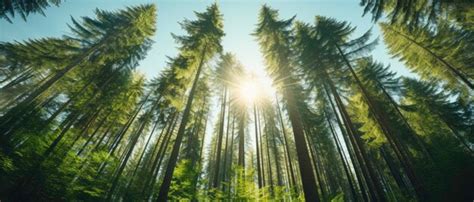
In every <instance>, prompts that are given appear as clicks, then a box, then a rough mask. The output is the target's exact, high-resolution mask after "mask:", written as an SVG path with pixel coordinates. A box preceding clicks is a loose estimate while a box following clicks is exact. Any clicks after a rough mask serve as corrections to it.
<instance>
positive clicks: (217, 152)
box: [212, 89, 228, 188]
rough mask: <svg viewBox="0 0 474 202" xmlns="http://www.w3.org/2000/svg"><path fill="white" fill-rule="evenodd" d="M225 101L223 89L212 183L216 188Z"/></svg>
mask: <svg viewBox="0 0 474 202" xmlns="http://www.w3.org/2000/svg"><path fill="white" fill-rule="evenodd" d="M226 101H227V89H224V95H223V98H222V104H221V117H220V120H221V122H220V123H219V135H218V137H217V150H216V164H215V170H214V182H213V183H212V187H213V188H218V187H219V182H220V178H219V177H220V175H219V169H220V167H221V165H220V162H221V150H222V138H223V136H224V122H225V111H226ZM227 124H228V123H227Z"/></svg>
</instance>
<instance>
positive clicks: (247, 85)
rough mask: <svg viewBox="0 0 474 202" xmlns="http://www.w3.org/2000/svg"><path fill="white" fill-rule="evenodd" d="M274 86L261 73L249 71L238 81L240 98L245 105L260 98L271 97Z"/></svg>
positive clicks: (273, 93) (253, 102) (273, 92)
mask: <svg viewBox="0 0 474 202" xmlns="http://www.w3.org/2000/svg"><path fill="white" fill-rule="evenodd" d="M275 92H276V91H275V88H274V87H273V84H272V82H271V79H270V78H269V77H268V76H266V75H263V74H255V73H250V74H248V75H247V76H246V78H244V79H241V80H240V81H239V82H238V94H239V98H240V100H241V101H242V102H243V103H244V104H246V105H252V104H255V103H257V102H258V101H259V100H260V99H263V98H268V99H270V100H271V99H272V97H273V95H275Z"/></svg>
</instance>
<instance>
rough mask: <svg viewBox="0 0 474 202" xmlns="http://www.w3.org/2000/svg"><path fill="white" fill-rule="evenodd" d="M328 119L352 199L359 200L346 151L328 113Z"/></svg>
mask: <svg viewBox="0 0 474 202" xmlns="http://www.w3.org/2000/svg"><path fill="white" fill-rule="evenodd" d="M326 121H327V122H328V125H329V129H330V132H331V134H332V138H333V139H334V143H335V144H336V149H337V153H338V154H339V158H341V161H342V167H343V168H344V173H345V174H346V178H347V181H348V183H349V189H350V190H351V195H352V199H354V201H357V192H356V191H355V188H354V183H353V182H352V175H351V173H350V171H349V168H348V166H349V162H348V161H347V160H346V157H345V156H344V153H343V151H342V149H341V146H340V145H341V144H340V143H339V139H338V138H337V136H336V131H335V130H334V127H333V125H332V123H331V120H330V119H329V117H328V116H327V115H326Z"/></svg>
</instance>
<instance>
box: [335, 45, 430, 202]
mask: <svg viewBox="0 0 474 202" xmlns="http://www.w3.org/2000/svg"><path fill="white" fill-rule="evenodd" d="M335 46H336V48H337V50H338V51H339V54H340V55H341V57H342V58H343V60H344V62H345V63H346V65H347V67H348V68H349V70H350V72H351V74H352V76H353V77H354V79H355V81H356V83H357V85H358V86H359V88H360V89H361V91H362V95H363V97H364V98H365V100H366V101H367V104H368V106H369V111H371V112H372V115H373V116H374V118H375V120H376V121H377V122H378V123H379V125H380V127H381V128H382V130H383V131H384V133H385V136H386V137H387V140H388V142H389V143H390V145H391V146H392V147H393V149H394V151H395V154H397V156H398V158H399V161H400V162H401V163H402V166H403V168H404V170H405V172H406V173H407V175H408V178H409V179H410V181H411V183H412V185H413V187H414V188H415V191H416V194H417V196H418V198H419V199H420V200H425V199H426V198H427V193H426V192H425V190H424V187H423V184H422V182H421V181H420V180H419V178H418V177H417V176H416V174H415V171H414V169H413V165H412V163H411V161H410V157H409V155H408V154H407V152H406V151H405V148H404V147H403V145H402V144H401V143H400V142H399V140H398V138H397V137H396V136H395V135H394V134H393V133H392V130H391V128H390V127H389V121H387V120H386V117H385V116H384V115H381V114H380V113H379V112H380V111H379V110H378V108H376V106H375V104H374V101H373V100H372V99H371V97H370V95H369V93H368V92H367V91H366V89H365V87H364V85H363V84H362V82H361V81H360V80H359V77H358V76H357V74H356V73H355V71H354V69H353V68H352V65H351V64H350V62H349V61H348V60H347V58H346V56H345V55H344V53H343V52H342V50H341V48H340V47H339V46H338V45H337V44H335Z"/></svg>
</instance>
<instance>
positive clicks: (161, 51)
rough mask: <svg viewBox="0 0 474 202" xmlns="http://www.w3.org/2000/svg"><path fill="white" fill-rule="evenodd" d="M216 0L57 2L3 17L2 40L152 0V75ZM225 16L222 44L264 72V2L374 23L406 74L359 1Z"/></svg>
mask: <svg viewBox="0 0 474 202" xmlns="http://www.w3.org/2000/svg"><path fill="white" fill-rule="evenodd" d="M212 2H214V1H208V0H182V1H172V0H165V1H146V0H81V1H79V0H74V1H73V0H68V1H66V2H64V3H62V4H61V5H60V6H59V7H54V6H53V7H50V8H48V9H46V10H45V14H46V17H45V16H42V15H40V14H36V15H31V16H29V17H28V21H27V22H25V21H23V20H22V19H21V18H15V19H14V23H13V24H10V23H8V22H6V21H5V20H0V41H9V42H10V41H14V40H17V41H22V40H25V39H28V38H41V37H60V36H61V35H64V34H69V31H68V27H67V24H68V23H71V17H74V18H78V17H80V16H93V11H94V10H95V9H96V8H99V9H103V10H117V9H121V8H124V7H125V6H133V5H138V4H142V3H154V4H156V5H157V7H158V20H157V32H156V35H155V36H154V38H153V39H154V41H155V43H154V44H153V47H152V49H151V50H150V52H149V53H148V55H147V57H146V59H144V60H143V61H141V63H140V66H139V67H138V68H137V69H138V70H139V71H140V72H142V73H143V74H145V75H146V76H147V77H148V78H152V77H154V76H156V75H158V73H159V72H160V70H161V69H163V67H164V66H165V65H166V61H167V56H175V55H176V54H177V49H176V44H175V41H174V40H173V39H172V37H171V33H175V34H178V35H179V34H183V31H182V30H181V28H180V26H179V24H178V22H181V21H182V20H183V19H185V18H187V19H194V13H193V11H203V10H204V9H205V8H206V6H208V5H210V4H211V3H212ZM218 4H219V6H220V8H221V11H222V13H223V15H224V31H225V33H226V36H225V37H224V38H223V41H222V45H223V47H224V50H225V51H228V52H232V53H234V54H235V55H236V56H237V58H238V59H239V60H240V62H241V63H242V64H243V65H244V66H246V67H247V68H249V69H254V70H256V71H261V70H262V69H263V64H264V63H263V60H262V57H261V53H260V51H259V47H258V44H257V42H256V41H255V38H254V37H253V36H251V35H250V34H251V33H252V32H253V30H254V29H255V24H256V23H257V16H258V11H259V9H260V7H261V5H263V4H267V5H269V6H270V7H272V8H275V9H278V10H279V12H280V17H281V18H290V17H292V16H293V15H296V19H297V20H300V21H304V22H308V23H312V22H313V20H314V17H315V16H316V15H323V16H328V17H333V18H336V19H338V20H344V21H348V22H350V23H351V24H352V25H353V26H357V30H356V33H355V35H354V36H359V35H360V34H362V33H364V32H365V31H367V30H368V29H370V28H371V27H373V35H374V37H377V36H380V40H379V45H378V46H377V48H376V49H375V50H374V51H373V52H372V55H373V57H374V58H375V59H376V60H377V61H380V62H383V63H384V64H390V65H391V66H392V69H393V70H394V71H396V72H398V73H400V74H402V75H408V74H409V73H408V71H407V70H406V69H405V68H404V66H403V64H402V63H400V62H398V61H397V60H396V59H391V58H390V56H389V55H388V53H387V50H386V49H385V46H384V44H383V41H382V40H381V39H382V38H381V33H380V31H379V28H378V26H377V25H374V24H373V23H372V22H371V21H370V18H369V16H366V17H362V7H360V6H359V5H358V4H359V0H296V1H290V0H277V1H253V0H240V1H237V0H229V1H218Z"/></svg>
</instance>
